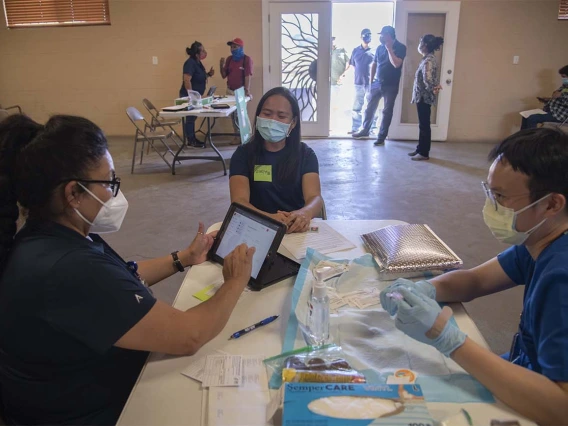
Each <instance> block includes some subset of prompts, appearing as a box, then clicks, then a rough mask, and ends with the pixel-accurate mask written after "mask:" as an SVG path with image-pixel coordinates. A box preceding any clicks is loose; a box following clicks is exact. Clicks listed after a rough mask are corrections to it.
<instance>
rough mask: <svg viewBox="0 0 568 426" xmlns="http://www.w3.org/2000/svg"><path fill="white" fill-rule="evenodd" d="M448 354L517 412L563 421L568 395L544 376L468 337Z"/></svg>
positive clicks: (542, 419) (540, 420)
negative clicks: (510, 360) (496, 353)
mask: <svg viewBox="0 0 568 426" xmlns="http://www.w3.org/2000/svg"><path fill="white" fill-rule="evenodd" d="M452 358H453V360H454V361H456V362H457V363H458V364H459V365H460V366H461V367H463V369H464V370H466V371H467V372H468V373H469V374H471V375H472V376H473V377H475V378H476V379H477V380H479V381H480V382H481V383H482V384H483V385H484V386H485V387H487V389H489V390H490V391H491V392H492V393H493V394H494V395H495V396H496V397H497V398H499V399H500V400H501V401H503V402H504V403H505V404H507V405H508V406H509V407H511V408H512V409H514V410H515V411H517V412H519V414H521V415H523V416H526V417H528V418H529V419H531V420H533V421H535V422H537V423H538V424H541V425H546V424H551V425H559V424H565V423H566V419H568V395H567V394H566V392H564V390H563V389H562V388H561V387H560V386H559V385H557V384H556V383H554V382H552V381H551V380H549V379H548V378H546V377H545V376H543V375H541V374H538V373H535V372H534V371H531V370H529V369H527V368H524V367H520V366H518V365H515V364H512V363H510V362H507V361H505V360H504V359H502V358H501V357H499V356H497V355H495V354H494V353H492V352H490V351H489V350H487V349H484V348H482V347H481V346H479V345H478V344H477V343H475V342H474V341H473V340H471V339H469V338H466V341H465V343H464V344H463V345H462V346H461V347H459V348H458V349H456V350H455V351H454V352H453V354H452Z"/></svg>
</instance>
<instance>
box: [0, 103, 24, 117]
mask: <svg viewBox="0 0 568 426" xmlns="http://www.w3.org/2000/svg"><path fill="white" fill-rule="evenodd" d="M9 109H17V110H18V114H21V113H22V108H20V106H19V105H12V106H9V107H6V108H3V107H2V106H1V105H0V121H3V120H5V119H6V118H7V117H8V116H9V115H10V113H9V112H8V110H9Z"/></svg>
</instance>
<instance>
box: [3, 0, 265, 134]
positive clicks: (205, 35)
mask: <svg viewBox="0 0 568 426" xmlns="http://www.w3.org/2000/svg"><path fill="white" fill-rule="evenodd" d="M236 4H238V5H239V7H238V8H236V7H235V5H236ZM110 14H111V22H112V25H110V26H100V27H83V28H77V27H75V28H34V29H19V30H6V29H5V22H4V19H3V18H2V19H1V21H2V22H1V24H0V58H2V59H1V62H0V104H3V105H9V104H14V103H18V104H20V105H21V106H22V107H23V108H24V110H25V111H26V112H27V113H28V114H29V115H31V116H32V117H33V118H35V119H37V120H46V119H47V117H48V116H49V115H50V114H53V113H71V114H78V115H83V116H86V117H88V118H90V119H91V120H93V121H95V122H96V123H97V124H99V125H100V126H102V127H103V129H104V130H105V131H106V132H107V134H115V135H116V134H119V135H126V134H133V127H132V124H131V123H130V121H128V118H127V116H126V113H125V109H126V107H128V106H136V107H138V108H139V109H140V110H143V111H144V112H145V110H144V109H143V106H142V99H143V98H144V97H147V98H148V99H150V100H151V101H152V102H153V103H154V104H155V105H156V106H165V105H172V104H173V100H174V99H175V98H177V97H178V91H179V89H180V86H181V80H182V66H183V63H184V61H185V60H186V59H187V55H186V53H185V48H186V46H189V45H190V44H191V43H192V42H193V41H195V40H199V41H201V42H202V43H203V44H204V46H205V48H206V49H207V52H208V57H207V59H206V60H205V62H204V64H205V66H206V67H207V69H209V67H211V66H212V65H213V66H214V67H215V71H216V74H215V76H214V77H213V78H212V79H210V82H209V83H210V84H214V85H216V86H217V87H218V90H219V91H221V92H222V93H224V90H225V88H226V83H225V82H224V81H222V79H221V76H220V73H219V58H220V57H221V56H227V55H228V54H229V47H228V46H227V45H226V42H227V41H228V40H230V39H233V38H234V37H241V38H242V39H243V40H244V41H245V52H246V53H247V55H249V56H251V57H252V58H253V59H254V76H253V81H252V93H253V95H254V96H256V97H258V96H260V95H261V94H262V93H261V92H262V89H261V87H262V41H261V37H260V33H261V9H260V0H251V1H247V0H238V1H236V0H183V1H175V0H160V1H157V0H151V1H150V0H149V1H145V0H110ZM2 16H3V13H2ZM152 56H157V57H158V65H152ZM251 107H252V106H251ZM252 113H253V112H252ZM229 127H230V126H229Z"/></svg>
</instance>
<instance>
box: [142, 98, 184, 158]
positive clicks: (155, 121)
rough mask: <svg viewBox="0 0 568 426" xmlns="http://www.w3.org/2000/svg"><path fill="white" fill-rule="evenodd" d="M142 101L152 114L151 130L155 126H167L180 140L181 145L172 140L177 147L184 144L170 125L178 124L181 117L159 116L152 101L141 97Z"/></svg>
mask: <svg viewBox="0 0 568 426" xmlns="http://www.w3.org/2000/svg"><path fill="white" fill-rule="evenodd" d="M142 103H143V104H144V107H145V108H146V109H147V110H148V112H149V113H150V115H151V116H152V120H151V122H150V125H151V126H152V130H155V128H156V127H161V128H163V129H165V128H166V127H169V128H170V130H171V131H172V132H174V135H176V137H177V138H178V140H179V141H180V142H181V145H180V144H178V143H177V141H175V140H174V142H175V143H176V145H177V146H178V148H181V147H182V146H183V144H184V143H183V138H182V137H181V136H180V135H179V134H178V132H176V131H175V129H174V128H173V127H172V126H177V125H178V124H180V123H181V118H172V119H165V118H160V112H159V111H158V109H157V108H156V107H155V106H154V104H153V103H152V102H150V101H149V100H148V99H146V98H144V99H142Z"/></svg>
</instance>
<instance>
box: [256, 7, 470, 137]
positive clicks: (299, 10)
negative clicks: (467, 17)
mask: <svg viewBox="0 0 568 426" xmlns="http://www.w3.org/2000/svg"><path fill="white" fill-rule="evenodd" d="M342 2H343V3H345V2H348V1H346V0H344V1H342ZM356 2H357V0H354V1H352V3H356ZM332 6H333V4H332V1H330V0H322V1H310V2H304V1H302V2H282V1H278V0H264V1H263V9H264V11H265V12H264V13H265V17H266V23H267V25H266V26H265V30H264V34H265V36H267V37H265V40H268V43H267V45H265V46H264V56H265V60H264V91H267V90H269V89H270V88H272V87H276V86H284V87H287V88H288V89H290V90H291V91H292V92H293V93H294V94H295V95H296V98H297V99H298V103H299V106H300V112H301V121H302V134H303V135H304V136H313V137H327V136H329V129H330V122H329V117H330V68H331V67H330V63H331V25H332V24H331V23H332ZM395 11H396V13H395V25H394V26H395V28H396V32H397V39H398V40H399V41H400V42H401V43H404V44H405V45H406V46H407V57H406V59H405V61H404V65H403V70H402V78H401V82H400V90H399V96H398V98H397V101H396V104H395V109H394V115H393V120H392V124H391V126H390V130H389V138H391V139H409V140H416V139H417V138H418V117H417V113H416V107H415V105H413V104H410V99H411V95H412V84H413V81H414V73H415V72H416V69H417V67H418V64H419V62H420V59H421V56H420V54H419V53H418V50H417V47H418V42H419V39H420V37H421V36H422V35H424V34H429V33H431V34H434V35H442V36H443V37H444V46H443V49H442V50H441V51H440V52H438V53H437V57H438V63H439V69H440V82H441V84H442V87H443V90H442V91H441V92H440V95H439V97H438V105H437V107H435V108H433V109H432V139H433V140H440V141H443V140H446V138H447V134H448V126H449V119H450V106H451V97H452V84H453V80H454V62H455V54H456V47H457V35H458V24H459V11H460V2H457V1H431V2H430V1H397V2H395ZM354 30H356V29H354Z"/></svg>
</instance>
